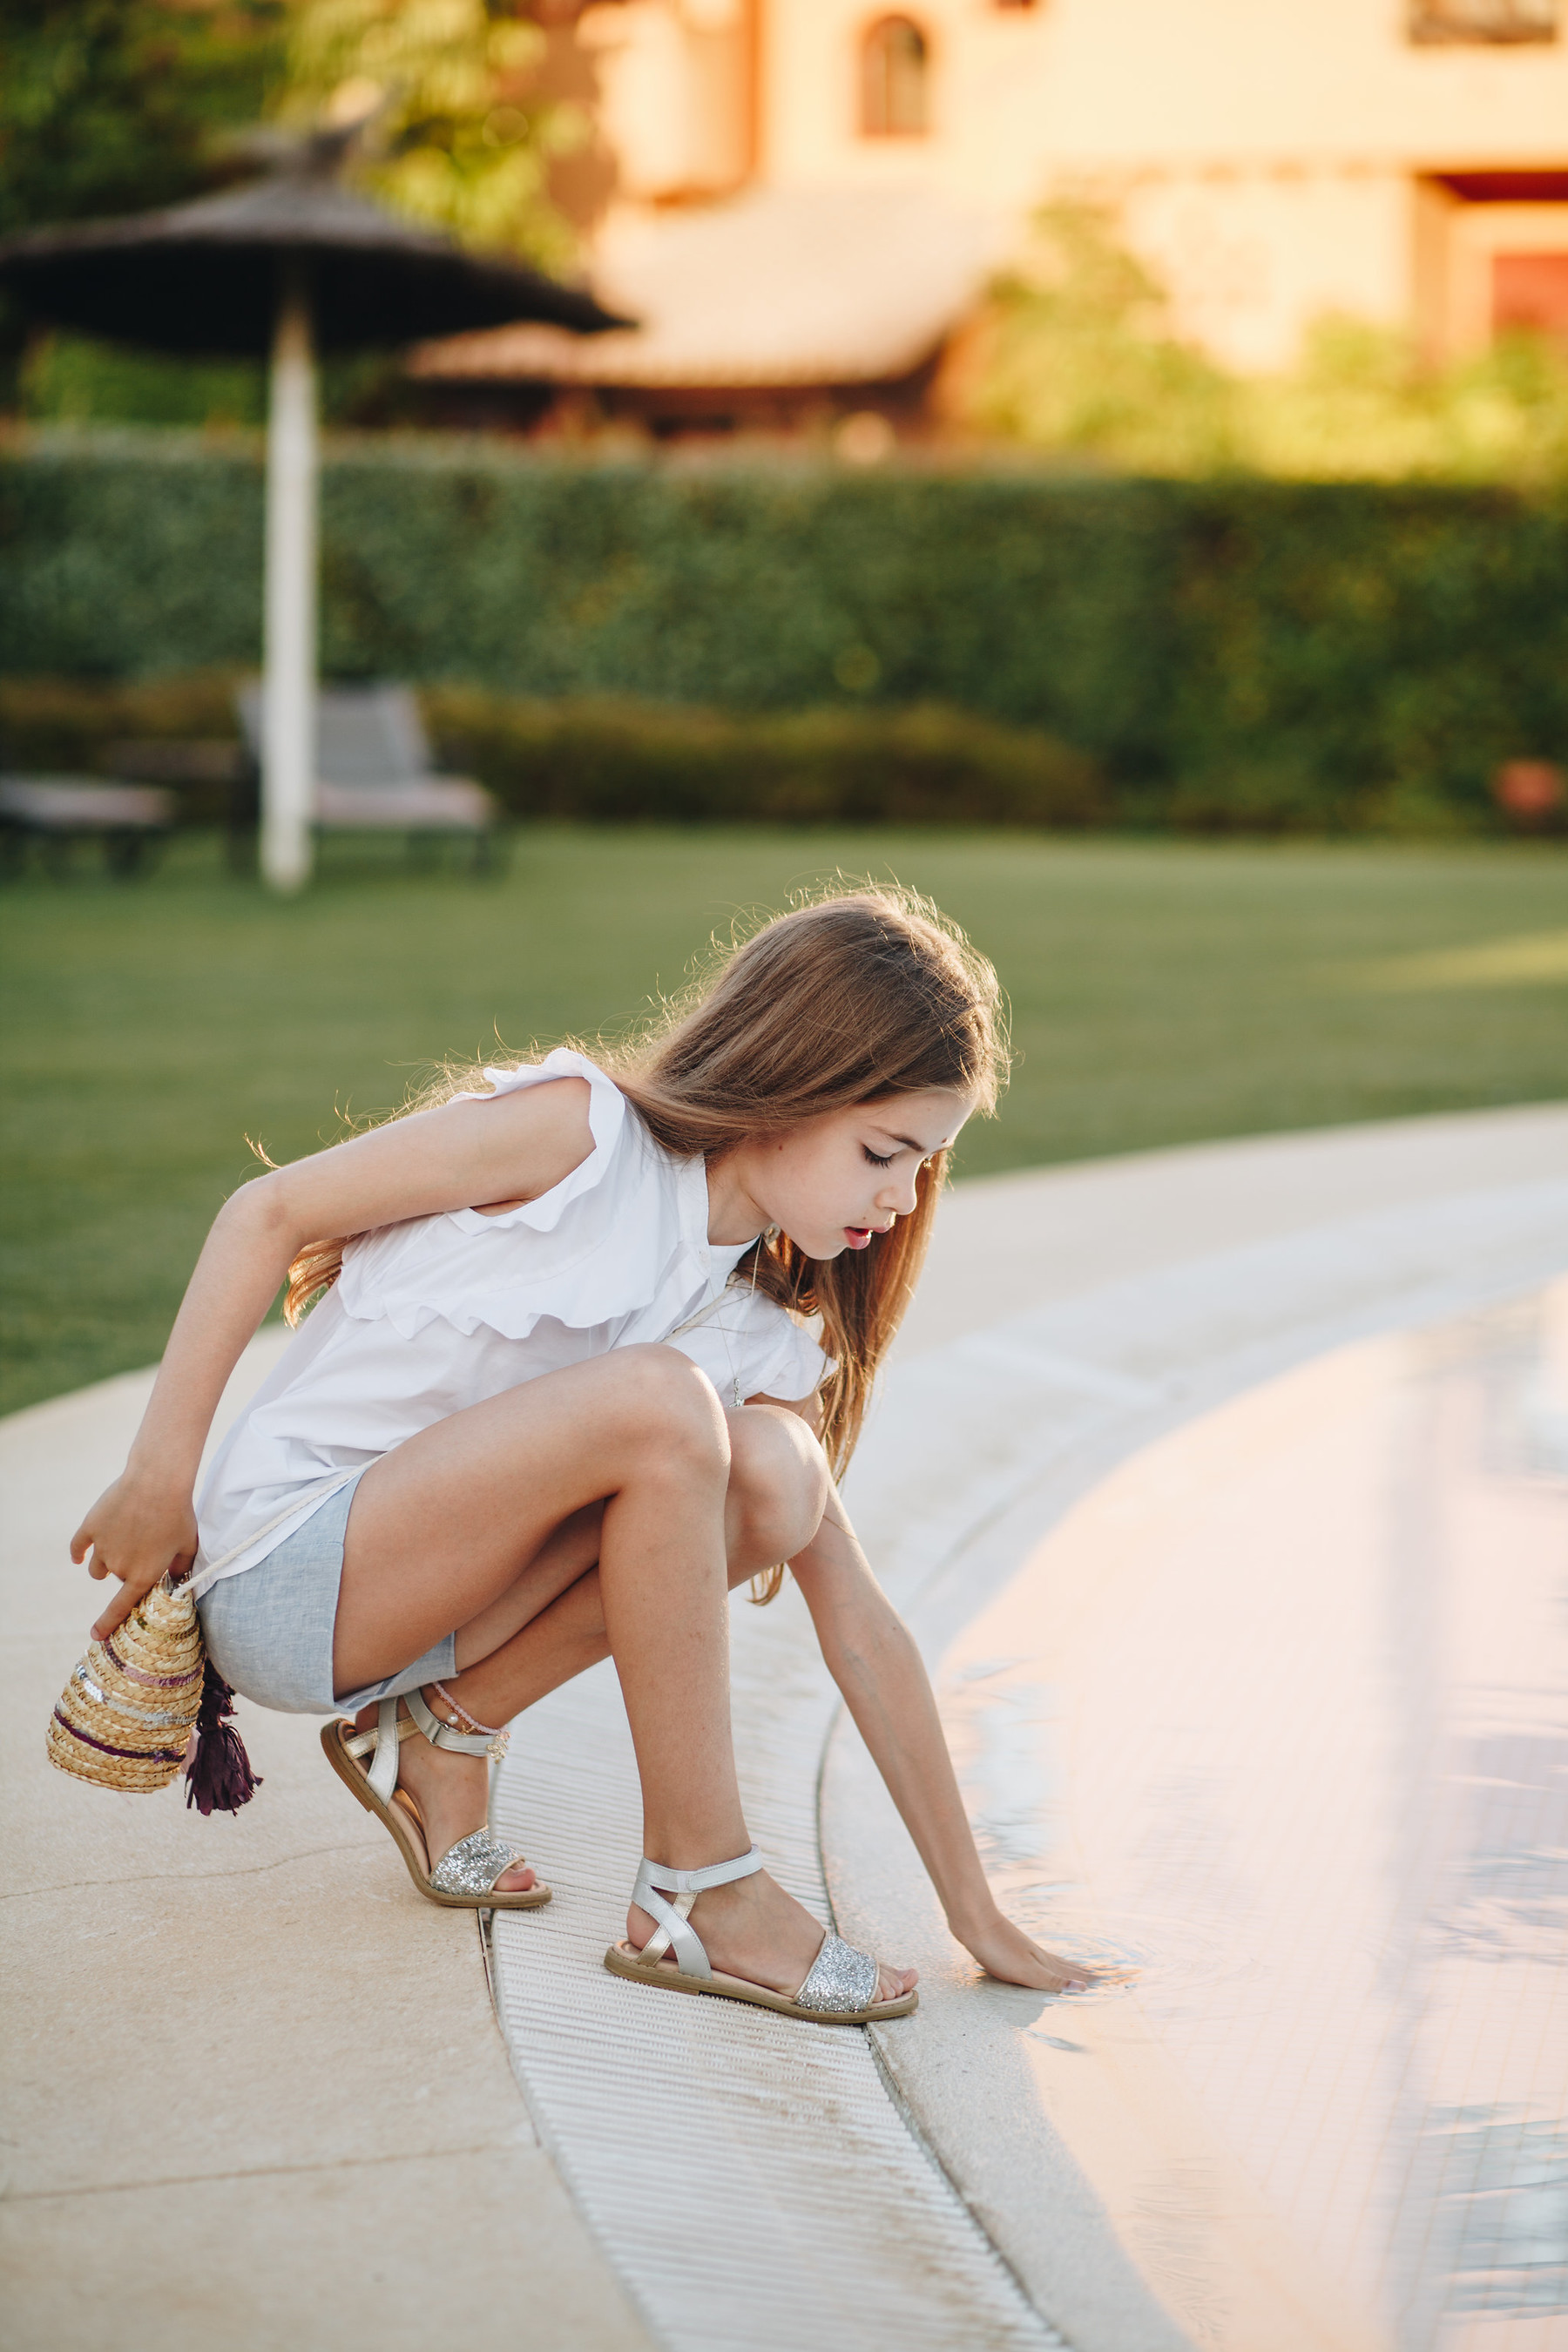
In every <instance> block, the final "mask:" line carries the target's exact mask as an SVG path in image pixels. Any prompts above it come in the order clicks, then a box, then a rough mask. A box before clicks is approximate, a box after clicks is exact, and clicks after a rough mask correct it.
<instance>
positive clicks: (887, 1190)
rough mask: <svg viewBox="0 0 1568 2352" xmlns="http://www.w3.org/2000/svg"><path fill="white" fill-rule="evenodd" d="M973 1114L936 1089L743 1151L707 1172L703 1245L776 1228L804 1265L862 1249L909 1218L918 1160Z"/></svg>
mask: <svg viewBox="0 0 1568 2352" xmlns="http://www.w3.org/2000/svg"><path fill="white" fill-rule="evenodd" d="M973 1108H974V1105H973V1100H972V1099H971V1097H969V1096H968V1095H963V1094H953V1093H949V1092H947V1091H946V1090H944V1089H941V1088H937V1087H931V1088H929V1089H927V1090H925V1091H923V1092H921V1093H920V1094H912V1095H883V1096H881V1097H879V1099H877V1100H876V1101H873V1102H868V1103H858V1104H857V1105H856V1106H855V1107H854V1108H852V1109H850V1110H835V1111H827V1112H825V1113H824V1115H823V1117H822V1118H811V1119H805V1120H804V1121H803V1122H802V1124H801V1125H800V1126H799V1127H795V1128H792V1129H790V1130H789V1132H788V1133H787V1134H785V1135H782V1136H774V1137H769V1138H766V1139H760V1140H758V1141H757V1142H755V1143H745V1144H742V1145H741V1146H740V1147H739V1149H738V1150H735V1151H733V1152H731V1153H730V1154H729V1155H728V1156H727V1157H726V1158H725V1159H724V1160H721V1162H720V1163H719V1165H718V1166H717V1167H715V1168H713V1169H712V1170H710V1175H709V1201H710V1209H711V1212H712V1213H711V1214H710V1220H709V1237H710V1240H712V1241H715V1242H723V1241H730V1242H737V1241H741V1240H742V1239H746V1240H749V1239H750V1238H751V1236H752V1234H754V1233H755V1232H756V1231H757V1230H758V1228H759V1226H763V1225H781V1226H782V1227H783V1228H784V1232H785V1233H786V1234H788V1235H789V1237H790V1239H791V1241H792V1242H794V1243H795V1244H796V1246H797V1247H798V1248H800V1249H802V1250H804V1251H805V1255H806V1256H807V1257H814V1258H830V1257H837V1256H838V1255H839V1253H840V1252H841V1251H843V1250H847V1249H865V1248H866V1247H867V1245H868V1243H869V1242H870V1239H871V1236H872V1234H885V1233H886V1232H887V1231H888V1228H889V1226H890V1225H891V1224H892V1223H893V1222H894V1220H895V1218H898V1217H907V1216H909V1215H910V1213H911V1212H912V1211H913V1208H914V1205H915V1177H916V1174H917V1172H918V1171H919V1170H920V1168H921V1163H922V1161H924V1160H929V1159H930V1158H931V1154H932V1153H933V1152H936V1151H942V1150H945V1149H946V1147H947V1146H948V1145H949V1144H950V1143H952V1140H953V1139H954V1137H955V1136H956V1135H957V1133H958V1131H959V1129H960V1128H961V1127H962V1126H963V1122H964V1120H965V1119H966V1118H968V1117H969V1114H970V1112H971V1111H972V1110H973ZM731 1228H732V1230H731Z"/></svg>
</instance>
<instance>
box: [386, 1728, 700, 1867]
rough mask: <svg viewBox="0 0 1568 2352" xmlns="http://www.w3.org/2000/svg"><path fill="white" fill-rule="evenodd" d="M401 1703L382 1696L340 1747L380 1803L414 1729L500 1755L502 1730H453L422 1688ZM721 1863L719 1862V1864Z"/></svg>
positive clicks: (436, 1743)
mask: <svg viewBox="0 0 1568 2352" xmlns="http://www.w3.org/2000/svg"><path fill="white" fill-rule="evenodd" d="M403 1703H404V1705H405V1706H406V1707H407V1709H408V1712H407V1714H406V1715H405V1716H400V1715H399V1714H398V1712H397V1701H396V1700H395V1698H384V1699H383V1700H382V1702H381V1705H380V1706H378V1707H377V1709H376V1714H375V1729H374V1731H356V1732H355V1733H354V1735H353V1738H352V1739H345V1740H344V1742H343V1746H344V1748H346V1749H347V1751H348V1753H349V1754H350V1755H351V1756H364V1755H367V1754H368V1755H369V1756H370V1763H369V1765H368V1766H367V1768H366V1770H365V1779H366V1780H367V1781H368V1782H369V1784H370V1786H371V1787H372V1788H373V1789H374V1791H375V1793H376V1795H377V1796H378V1797H379V1798H380V1799H381V1801H382V1803H383V1804H384V1805H390V1804H391V1802H392V1792H393V1790H395V1788H396V1786H397V1751H398V1748H399V1747H400V1746H401V1745H402V1743H403V1741H404V1740H405V1739H412V1738H414V1736H415V1734H416V1732H417V1733H418V1734H419V1735H420V1736H421V1737H422V1738H426V1739H427V1740H428V1741H429V1743H430V1745H431V1747H432V1748H454V1749H455V1750H456V1751H457V1753H458V1755H460V1756H502V1755H504V1754H505V1753H506V1738H507V1735H506V1733H505V1732H504V1731H503V1732H502V1733H501V1735H500V1738H499V1739H479V1738H473V1737H471V1736H470V1734H469V1733H468V1732H466V1731H454V1730H453V1729H452V1728H451V1727H450V1725H449V1724H445V1723H443V1722H442V1720H441V1718H440V1717H439V1716H438V1715H433V1714H432V1713H431V1711H430V1709H429V1708H428V1707H427V1706H426V1704H425V1694H424V1692H423V1691H417V1690H411V1691H405V1693H404V1695H403ZM722 1866H723V1865H721V1867H722Z"/></svg>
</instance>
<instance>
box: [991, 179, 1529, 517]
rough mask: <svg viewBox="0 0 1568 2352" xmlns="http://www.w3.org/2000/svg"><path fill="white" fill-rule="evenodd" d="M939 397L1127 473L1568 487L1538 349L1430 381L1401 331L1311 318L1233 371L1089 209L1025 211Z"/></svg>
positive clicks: (1513, 349) (1108, 220)
mask: <svg viewBox="0 0 1568 2352" xmlns="http://www.w3.org/2000/svg"><path fill="white" fill-rule="evenodd" d="M953 384H954V389H953V394H952V397H953V401H954V404H955V407H956V409H957V411H958V413H959V414H960V415H962V416H963V418H964V419H965V421H967V422H968V423H969V424H970V425H973V426H978V427H979V428H980V429H981V430H982V431H984V432H986V433H989V434H994V435H995V436H999V437H1001V438H1004V439H1010V440H1014V441H1017V442H1021V443H1024V444H1026V445H1027V446H1031V447H1034V448H1037V449H1041V450H1047V451H1050V452H1051V453H1053V454H1054V455H1056V456H1058V457H1078V458H1080V459H1085V460H1091V461H1094V462H1096V463H1098V464H1101V465H1105V466H1110V467H1126V468H1131V469H1132V470H1135V471H1142V472H1150V473H1158V474H1165V475H1186V476H1202V475H1210V474H1214V473H1216V472H1221V471H1224V470H1226V469H1245V470H1247V471H1250V472H1255V473H1261V474H1268V475H1276V476H1282V477H1286V478H1296V479H1302V480H1310V481H1345V480H1367V481H1405V480H1432V481H1455V482H1477V483H1479V482H1493V481H1497V482H1512V483H1518V484H1525V485H1531V484H1534V485H1539V484H1548V483H1553V482H1556V483H1561V482H1563V481H1565V480H1568V357H1565V356H1564V355H1563V353H1561V352H1557V351H1555V350H1554V349H1553V348H1552V345H1551V344H1550V343H1549V342H1547V341H1544V340H1543V339H1542V338H1538V337H1531V336H1522V335H1521V336H1511V337H1508V338H1505V339H1504V340H1503V341H1500V343H1498V344H1497V345H1496V346H1495V347H1494V348H1493V349H1492V350H1490V351H1489V352H1485V353H1484V354H1482V355H1480V356H1479V357H1477V358H1474V359H1470V360H1467V361H1464V362H1456V363H1455V364H1453V365H1451V366H1448V367H1443V368H1435V367H1431V366H1428V365H1426V364H1425V363H1423V362H1422V361H1421V360H1420V358H1419V356H1418V354H1417V353H1416V352H1415V348H1414V346H1413V345H1412V344H1411V342H1410V341H1409V340H1408V338H1406V337H1405V336H1403V335H1399V334H1395V333H1392V332H1390V331H1387V330H1385V329H1383V328H1379V327H1375V326H1372V325H1369V324H1367V323H1366V322H1364V321H1363V320H1353V319H1342V318H1326V319H1323V320H1320V321H1319V322H1318V324H1317V326H1316V327H1315V328H1314V329H1313V330H1312V331H1311V333H1310V335H1309V336H1308V338H1307V341H1306V346H1305V349H1304V351H1303V352H1302V356H1301V359H1300V363H1299V365H1298V366H1297V367H1295V368H1294V369H1292V370H1290V371H1289V372H1288V373H1284V374H1281V375H1277V376H1268V377H1261V378H1250V377H1241V376H1236V375H1232V374H1229V373H1226V370H1224V369H1223V368H1221V367H1220V366H1218V365H1217V364H1216V363H1215V362H1214V361H1212V360H1210V359H1208V358H1206V357H1205V355H1204V354H1203V353H1202V352H1198V351H1196V350H1194V348H1193V347H1192V346H1191V345H1189V344H1187V343H1185V342H1184V341H1182V340H1181V339H1180V337H1179V336H1178V335H1177V333H1176V331H1175V330H1174V327H1173V323H1172V316H1171V307H1170V303H1169V299H1168V298H1167V296H1166V293H1165V291H1164V289H1163V288H1162V287H1161V285H1160V284H1159V282H1158V280H1157V279H1156V278H1154V277H1153V276H1152V275H1151V273H1150V272H1149V271H1148V270H1147V269H1146V268H1144V267H1143V266H1142V263H1140V262H1139V261H1137V260H1135V259H1134V258H1133V257H1131V255H1130V254H1129V253H1127V252H1126V251H1125V250H1124V249H1123V247H1121V245H1120V243H1119V242H1118V240H1117V236H1116V231H1115V224H1114V220H1113V217H1112V215H1110V214H1109V213H1107V212H1105V211H1103V210H1101V209H1099V208H1097V207H1095V206H1092V205H1080V204H1068V203H1062V204H1056V205H1047V206H1046V207H1045V208H1044V209H1043V210H1042V211H1041V212H1040V213H1039V214H1038V215H1037V218H1036V223H1035V236H1034V239H1033V242H1032V246H1031V248H1030V251H1029V254H1028V256H1027V257H1026V262H1025V264H1024V266H1023V267H1022V268H1019V269H1017V270H1016V271H1014V272H1013V273H1011V274H1010V275H1009V276H1007V277H1005V278H1002V279H1000V280H999V281H998V283H997V284H996V285H995V287H994V289H993V290H992V294H991V297H990V299H989V302H988V304H987V307H986V310H985V312H984V317H983V319H982V320H981V322H980V325H979V327H978V329H977V331H976V332H975V334H974V336H973V341H972V343H971V347H970V349H969V351H968V352H967V354H966V355H965V356H964V358H963V362H962V364H961V366H960V367H959V369H958V370H957V371H956V373H955V375H954V379H953Z"/></svg>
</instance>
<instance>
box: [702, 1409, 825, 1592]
mask: <svg viewBox="0 0 1568 2352" xmlns="http://www.w3.org/2000/svg"><path fill="white" fill-rule="evenodd" d="M725 1417H726V1419H727V1420H728V1422H729V1424H730V1489H729V1499H728V1506H727V1510H726V1527H727V1532H728V1536H729V1541H730V1551H731V1561H732V1564H733V1565H734V1566H735V1567H736V1568H737V1569H738V1570H741V1571H742V1572H743V1573H745V1574H747V1575H750V1574H751V1573H752V1571H753V1570H755V1569H757V1568H771V1567H772V1566H773V1563H774V1562H775V1561H776V1560H781V1559H794V1558H795V1554H796V1552H801V1551H804V1550H805V1547H806V1546H807V1544H808V1543H810V1541H811V1540H812V1538H813V1537H814V1536H815V1535H816V1531H817V1528H819V1527H820V1526H821V1524H822V1514H823V1512H824V1511H825V1510H826V1507H827V1496H828V1491H829V1479H828V1472H827V1462H826V1456H825V1455H824V1454H823V1451H822V1448H821V1446H820V1445H819V1444H817V1442H816V1438H815V1437H814V1436H813V1435H812V1433H811V1432H810V1430H809V1429H808V1428H807V1427H806V1425H805V1422H803V1421H802V1420H801V1418H800V1416H799V1414H798V1413H794V1412H785V1411H784V1410H783V1408H782V1407H779V1406H773V1405H745V1406H743V1407H742V1409H741V1411H739V1412H731V1413H728V1414H727V1415H726V1416H725Z"/></svg>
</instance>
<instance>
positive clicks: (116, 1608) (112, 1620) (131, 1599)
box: [92, 1584, 142, 1642]
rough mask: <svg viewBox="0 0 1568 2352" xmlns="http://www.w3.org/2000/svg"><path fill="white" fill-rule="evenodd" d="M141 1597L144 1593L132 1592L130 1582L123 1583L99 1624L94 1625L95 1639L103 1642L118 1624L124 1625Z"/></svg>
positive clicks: (93, 1635)
mask: <svg viewBox="0 0 1568 2352" xmlns="http://www.w3.org/2000/svg"><path fill="white" fill-rule="evenodd" d="M141 1598H142V1595H141V1594H140V1593H139V1592H132V1590H131V1587H130V1586H129V1585H128V1584H122V1585H121V1588H120V1590H119V1591H118V1592H117V1593H116V1594H115V1596H114V1598H113V1600H112V1601H110V1604H109V1606H108V1608H107V1609H106V1610H105V1611H104V1612H103V1614H102V1616H101V1617H100V1619H99V1621H98V1622H97V1624H96V1625H94V1627H93V1629H92V1638H93V1640H94V1641H95V1642H101V1641H103V1640H104V1639H105V1638H106V1637H107V1636H108V1635H109V1634H110V1633H113V1632H114V1631H115V1630H116V1628H117V1627H118V1626H121V1625H123V1624H124V1622H125V1620H126V1619H127V1618H128V1617H129V1616H130V1614H131V1612H132V1610H133V1609H134V1608H135V1606H136V1603H137V1602H138V1601H140V1600H141Z"/></svg>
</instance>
